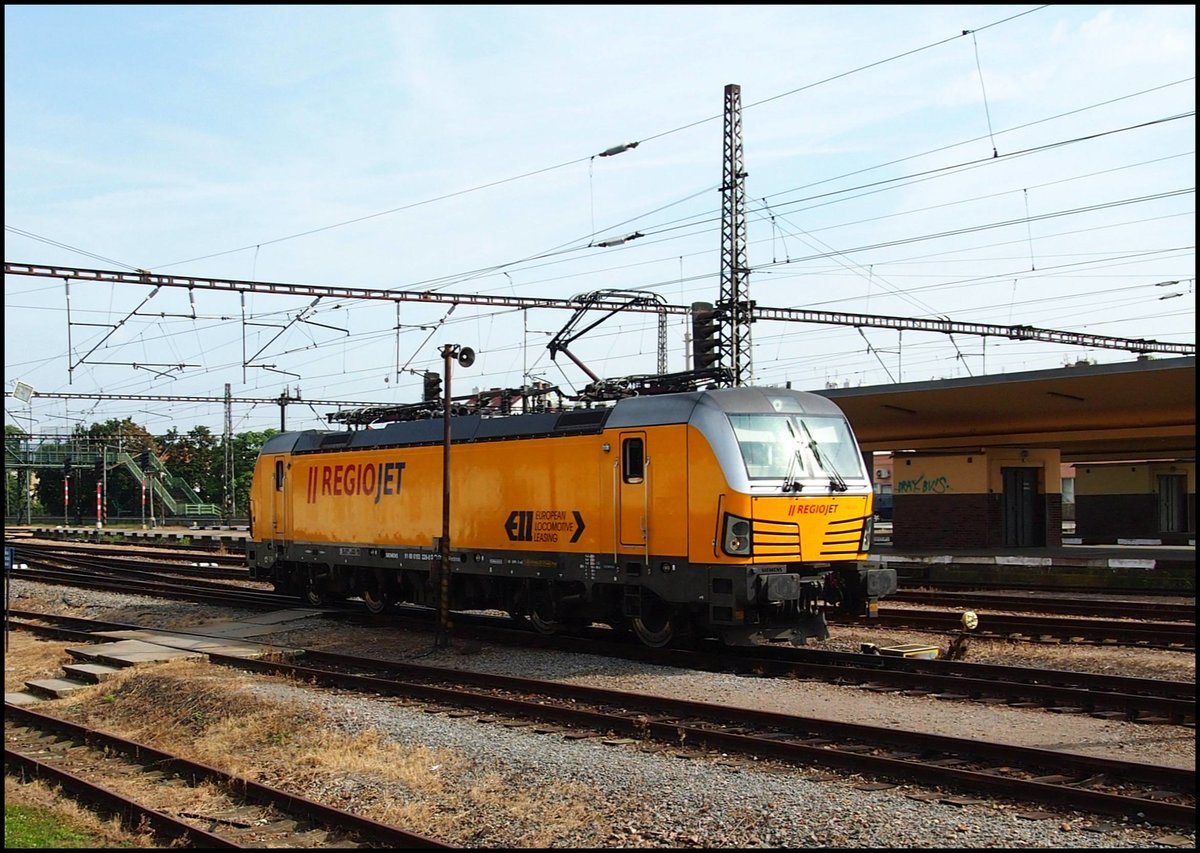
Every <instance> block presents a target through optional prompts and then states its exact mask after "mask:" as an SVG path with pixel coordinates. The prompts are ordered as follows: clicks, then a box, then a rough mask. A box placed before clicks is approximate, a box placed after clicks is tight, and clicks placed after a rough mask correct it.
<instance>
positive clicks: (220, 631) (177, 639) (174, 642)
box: [4, 608, 320, 705]
mask: <svg viewBox="0 0 1200 853" xmlns="http://www.w3.org/2000/svg"><path fill="white" fill-rule="evenodd" d="M319 615H320V613H319V611H316V610H308V609H303V608H297V609H295V610H276V611H272V612H270V613H262V614H257V615H254V616H250V617H247V618H246V619H244V620H241V621H237V622H216V623H213V624H211V625H201V626H196V627H195V628H193V629H192V630H190V631H165V630H157V629H127V630H120V631H98V632H96V634H95V635H94V636H95V637H96V638H97V639H106V640H108V642H98V643H95V644H92V645H86V646H71V647H69V648H67V650H66V651H67V654H69V655H70V656H71V657H72V658H74V659H75V660H76V661H80V662H81V663H76V664H66V665H64V666H63V670H64V673H65V677H63V678H39V679H30V680H28V681H26V682H25V686H26V687H27V688H28V689H27V690H22V691H15V692H12V693H5V694H4V701H5V702H6V703H9V704H13V705H32V704H35V703H37V702H44V701H48V700H52V699H61V698H63V697H66V696H69V695H70V694H71V693H74V692H75V691H76V690H80V689H82V688H84V687H90V686H92V685H95V684H99V683H101V682H103V681H105V680H106V679H108V678H110V677H111V676H112V675H113V674H115V673H116V672H119V671H120V670H122V669H124V668H126V667H130V666H146V665H150V664H155V663H164V662H167V661H175V660H200V659H203V658H204V657H205V655H206V654H209V653H212V654H220V655H225V656H228V657H243V658H259V657H263V656H265V655H268V654H270V655H289V654H298V653H299V652H300V650H299V649H289V648H286V647H282V646H274V645H264V644H261V643H255V642H251V641H248V640H247V639H246V638H247V637H257V636H263V635H265V634H274V633H276V632H278V631H279V630H280V626H281V625H283V624H285V623H292V622H297V621H300V620H304V619H309V618H312V617H315V616H319ZM289 627H294V626H289Z"/></svg>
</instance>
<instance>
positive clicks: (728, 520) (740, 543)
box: [723, 515, 750, 557]
mask: <svg viewBox="0 0 1200 853" xmlns="http://www.w3.org/2000/svg"><path fill="white" fill-rule="evenodd" d="M723 547H724V549H725V553H726V554H730V555H732V556H735V557H748V556H750V520H749V519H747V518H741V517H739V516H736V515H726V516H725V539H724V542H723Z"/></svg>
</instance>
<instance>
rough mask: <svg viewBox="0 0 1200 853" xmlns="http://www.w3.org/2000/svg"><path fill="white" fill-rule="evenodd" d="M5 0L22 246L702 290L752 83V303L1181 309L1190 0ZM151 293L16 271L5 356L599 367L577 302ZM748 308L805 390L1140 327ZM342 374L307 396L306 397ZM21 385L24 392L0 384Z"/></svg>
mask: <svg viewBox="0 0 1200 853" xmlns="http://www.w3.org/2000/svg"><path fill="white" fill-rule="evenodd" d="M4 15H5V84H4V86H5V190H4V201H5V229H6V230H5V260H6V261H8V262H13V263H28V264H35V265H62V266H69V267H83V268H88V269H101V270H117V271H128V270H132V269H137V268H141V269H149V270H152V271H154V272H158V273H164V274H174V275H180V276H199V277H215V278H228V279H239V280H249V281H256V282H281V283H289V284H320V285H331V286H347V287H367V288H380V289H400V290H423V289H428V288H432V287H436V288H438V289H439V290H441V291H444V292H453V293H470V294H476V293H482V294H500V295H513V296H522V297H549V298H554V299H569V298H571V297H573V296H576V295H578V294H583V293H589V292H592V291H597V290H602V289H617V290H641V291H647V292H649V293H653V294H657V295H658V296H660V297H662V298H663V299H664V300H665V301H666V302H667V303H669V304H672V305H685V304H690V303H691V302H694V301H702V300H706V301H715V300H716V299H717V298H718V296H719V292H720V263H721V254H720V249H721V230H720V214H721V196H720V192H719V186H720V183H721V177H722V165H723V163H722V156H723V152H722V144H723V123H722V110H723V106H724V87H725V86H726V84H729V83H735V84H738V85H739V86H740V87H741V102H742V144H743V157H744V163H745V167H746V171H747V173H748V175H747V178H746V184H745V186H746V199H747V205H746V212H747V247H746V254H747V260H748V262H749V264H750V266H751V268H752V272H751V273H750V275H749V278H748V291H749V296H750V298H752V299H754V300H755V302H756V303H757V304H758V305H759V306H763V307H773V308H798V309H805V310H813V311H830V312H840V313H846V314H876V315H886V316H893V317H912V318H919V319H929V318H943V319H950V320H954V321H960V322H964V323H982V324H991V325H1012V324H1025V325H1032V326H1038V327H1043V328H1050V329H1057V330H1062V331H1069V332H1079V333H1084V334H1088V335H1103V336H1112V337H1124V338H1144V339H1151V340H1155V341H1160V342H1164V343H1168V344H1194V343H1195V287H1194V285H1195V281H1194V275H1195V230H1196V228H1195V212H1194V194H1195V116H1194V109H1195V79H1194V74H1195V70H1194V69H1195V7H1194V6H1183V5H1180V6H1104V5H1070V6H1047V7H1039V6H1009V5H1000V6H995V5H987V6H984V5H977V6H795V5H778V6H753V5H751V6H736V7H735V6H551V7H546V6H536V7H535V6H420V5H416V6H337V7H334V6H236V7H235V6H53V5H50V6H26V5H8V6H6V7H5V13H4ZM964 31H967V32H965V33H964ZM633 141H637V142H638V143H639V145H638V147H637V148H636V149H633V150H630V151H627V152H625V153H623V154H620V155H618V156H612V157H604V158H601V157H597V156H596V155H597V154H598V153H599V152H601V151H603V150H605V149H608V148H610V147H612V146H615V145H620V144H623V143H628V142H633ZM635 231H639V232H642V233H643V234H644V235H645V236H644V237H642V238H640V239H638V240H635V241H632V242H629V243H627V244H624V245H622V246H619V247H614V248H607V249H606V248H598V247H596V246H595V243H598V242H600V241H602V240H606V239H610V238H613V237H619V236H623V235H626V234H630V233H633V232H635ZM1165 282H1177V283H1176V284H1165ZM149 293H150V290H149V288H145V287H139V286H133V285H111V284H84V283H74V284H72V286H71V288H70V311H69V313H68V300H67V293H66V288H65V286H64V284H63V282H62V281H61V280H56V279H46V278H32V277H26V276H12V275H9V276H6V277H5V287H4V294H5V298H4V301H5V389H6V390H8V391H11V390H12V389H13V387H14V385H15V383H16V382H17V381H23V382H26V383H28V384H30V385H32V386H33V387H34V388H35V389H36V390H37V391H38V392H43V393H78V394H89V393H104V394H149V395H178V396H221V395H222V394H223V391H224V386H225V384H226V383H229V384H230V385H231V387H232V392H233V395H234V396H235V397H277V396H278V395H279V394H280V393H281V392H283V391H284V390H285V388H287V389H290V390H291V391H293V392H294V391H295V390H296V389H297V388H298V389H299V391H300V394H301V396H302V397H303V398H305V399H309V400H354V401H372V402H410V401H415V400H418V399H419V398H420V396H421V376H420V375H421V373H423V372H424V371H425V370H427V369H438V368H440V366H441V358H440V357H439V348H440V346H441V345H443V344H456V345H460V346H469V347H472V348H473V349H474V350H475V351H476V353H477V360H476V362H475V364H474V365H472V367H470V368H467V369H459V370H457V371H456V373H455V376H454V386H453V388H454V392H455V393H466V392H468V391H472V390H474V389H476V388H479V389H484V388H493V387H514V386H519V385H521V384H522V382H523V380H525V381H529V380H542V381H547V382H550V383H552V384H555V385H558V386H560V387H562V388H563V389H564V390H565V391H567V392H570V391H574V390H578V389H580V388H582V387H583V386H584V385H585V384H586V383H587V381H588V377H587V376H586V375H585V374H584V373H583V372H582V371H581V370H580V369H579V368H578V367H576V366H575V365H574V364H572V363H571V361H570V360H568V359H567V358H565V357H562V356H560V357H559V358H558V359H556V360H551V359H550V358H549V354H548V351H547V349H546V343H547V342H548V341H549V340H550V338H551V337H552V336H553V335H554V334H555V333H556V332H558V331H559V330H560V329H561V328H562V327H563V326H564V325H565V324H566V323H567V322H568V320H569V319H570V313H569V312H565V311H562V310H550V309H541V310H530V311H514V310H511V309H510V310H497V309H496V308H491V307H478V306H470V305H458V306H457V307H455V308H454V310H453V311H449V310H448V308H447V306H445V305H419V304H415V303H411V302H405V303H401V305H400V308H399V311H397V309H396V308H395V307H394V306H393V305H392V304H390V303H384V302H366V303H363V302H357V303H350V302H341V303H334V302H332V301H329V300H325V301H322V302H321V303H318V304H317V305H316V306H311V307H310V306H309V303H310V302H311V301H312V300H311V299H307V298H299V297H291V296H280V295H269V294H252V295H248V296H247V297H246V299H245V304H244V305H243V304H242V303H241V301H240V300H239V298H238V297H237V296H236V295H233V294H219V293H212V292H204V293H198V294H196V295H195V303H194V308H193V304H192V303H191V302H190V301H189V295H188V292H187V291H186V290H185V289H179V288H164V289H163V290H162V291H160V292H159V293H158V294H157V295H155V296H154V298H153V299H151V300H149V301H148V302H145V304H143V302H144V300H146V297H147V296H148V295H149ZM306 308H307V309H308V311H306V312H305V309H306ZM243 312H244V314H243ZM301 312H305V313H303V314H301ZM193 313H194V315H195V316H194V317H193ZM243 316H244V317H245V321H243ZM298 316H302V320H299V321H297V319H296V318H297V317H298ZM598 318H599V314H595V315H586V316H585V319H584V320H583V323H584V324H586V323H588V322H591V320H592V319H598ZM285 326H286V327H287V328H286V329H283V328H282V327H285ZM687 332H688V325H687V323H686V322H685V321H684V318H683V317H682V316H672V317H671V318H670V320H669V324H668V347H667V363H668V369H669V370H672V371H674V370H683V369H684V368H685V367H686V366H687V365H686V361H685V358H686V356H685V351H686V344H685V335H686V333H687ZM751 338H752V344H753V346H752V350H751V361H752V369H753V379H754V381H755V382H758V383H762V384H783V383H784V382H791V383H792V386H793V387H795V388H801V389H819V388H824V387H828V386H830V385H837V386H846V385H849V386H859V385H875V384H883V383H889V382H896V381H903V382H913V381H926V380H931V379H937V378H943V377H944V378H951V377H966V376H978V375H982V374H997V373H1014V372H1021V371H1027V370H1039V369H1052V368H1057V367H1062V366H1063V365H1064V364H1068V363H1073V362H1075V361H1077V360H1080V359H1086V360H1089V361H1092V362H1096V363H1115V362H1121V361H1128V360H1131V359H1132V358H1134V355H1133V354H1132V353H1129V352H1125V351H1122V350H1109V349H1103V348H1086V347H1072V346H1064V345H1059V344H1044V343H1037V342H1030V341H1009V340H1006V339H1003V338H997V337H987V338H984V337H979V336H969V335H955V336H953V337H950V336H947V335H945V334H940V333H928V332H918V331H911V330H910V331H904V332H897V331H894V330H884V329H872V328H863V329H859V328H856V327H853V326H827V325H818V324H808V323H783V322H773V321H762V322H758V323H755V324H754V325H753V327H752V333H751ZM571 352H572V353H574V354H575V355H577V356H578V357H579V358H580V360H581V361H583V362H584V363H585V364H586V365H588V367H589V368H590V369H592V370H593V371H594V372H595V373H597V374H598V375H600V376H604V377H617V376H625V375H637V374H646V373H653V372H654V371H655V369H656V364H657V327H656V322H655V318H654V316H653V315H650V314H622V315H619V316H616V317H612V318H610V319H608V320H606V321H605V322H603V323H602V324H600V325H599V326H597V327H596V328H595V329H594V330H592V331H590V332H589V333H588V334H586V335H585V336H583V337H581V338H580V339H579V340H578V341H576V342H575V343H573V344H572V345H571ZM1158 357H1163V358H1165V357H1171V356H1166V355H1163V356H1158ZM133 364H138V365H139V367H136V368H135V367H133V366H132V365H133ZM181 364H182V365H186V366H185V367H183V368H182V369H180V368H178V367H167V366H165V365H181ZM152 365H158V366H157V367H148V366H152ZM328 411H330V407H328V406H311V407H309V406H303V405H297V406H290V407H289V409H288V426H289V428H314V427H321V426H322V425H323V422H322V420H321V417H320V416H321V415H324V414H325V413H327V412H328ZM33 416H34V417H35V418H37V419H38V420H37V423H36V424H35V425H34V428H35V429H36V430H38V431H41V432H48V431H49V432H52V431H57V430H62V429H69V427H70V426H71V425H72V424H73V423H74V422H75V421H76V420H77V419H83V420H85V421H86V422H89V423H90V422H91V421H93V420H104V419H107V418H109V417H132V418H133V419H134V420H136V421H138V422H140V423H144V424H145V425H146V426H147V428H149V429H150V430H151V431H152V432H155V433H162V432H166V431H167V430H168V429H170V428H172V427H175V428H177V429H180V430H181V431H183V430H187V429H189V428H190V427H192V426H194V425H196V424H205V425H207V426H209V427H210V428H212V429H214V430H215V431H218V432H219V431H220V430H221V429H222V427H223V419H224V413H223V410H222V408H221V407H220V406H212V405H204V404H198V403H187V404H181V403H178V404H170V405H166V404H157V403H156V404H146V403H134V402H119V401H105V402H82V401H70V402H66V401H54V400H49V399H35V401H34V411H33ZM24 417H25V410H24V407H23V406H22V405H20V404H19V403H14V402H13V401H12V400H11V399H9V400H8V401H7V403H6V421H7V422H10V423H17V422H19V423H24ZM278 424H279V409H278V407H277V406H273V405H259V406H256V407H251V406H245V405H243V406H238V407H236V408H235V410H234V428H235V430H238V431H241V430H247V429H263V428H267V427H275V426H278Z"/></svg>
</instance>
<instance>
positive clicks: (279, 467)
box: [275, 459, 283, 492]
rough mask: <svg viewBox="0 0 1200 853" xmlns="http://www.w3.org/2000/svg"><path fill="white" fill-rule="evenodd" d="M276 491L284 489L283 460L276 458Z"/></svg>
mask: <svg viewBox="0 0 1200 853" xmlns="http://www.w3.org/2000/svg"><path fill="white" fill-rule="evenodd" d="M275 491H277V492H280V491H283V460H282V459H276V460H275Z"/></svg>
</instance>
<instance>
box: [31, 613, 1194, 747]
mask: <svg viewBox="0 0 1200 853" xmlns="http://www.w3.org/2000/svg"><path fill="white" fill-rule="evenodd" d="M331 615H333V616H338V615H343V616H345V614H338V613H336V612H335V613H333V614H331ZM429 615H430V614H427V613H424V612H420V613H414V614H413V618H411V619H406V620H405V622H404V624H405V626H406V627H408V628H410V629H416V630H423V631H430V632H431V631H433V626H432V624H431V620H430V618H428V617H429ZM348 618H349V619H350V620H351V621H360V620H361V616H359V615H357V614H351V615H350V616H349V617H348ZM9 620H10V621H9V624H10V625H11V626H13V627H15V628H18V629H22V630H27V631H30V632H34V633H39V634H41V635H43V636H49V637H57V638H62V639H72V640H81V641H88V640H90V639H91V638H92V637H91V635H92V634H93V633H95V632H99V631H119V630H124V631H132V630H144V629H143V628H142V627H141V626H138V625H131V624H128V623H114V622H106V621H97V620H91V619H82V618H77V617H65V616H49V615H46V614H40V613H35V612H30V611H25V610H14V611H10V614H9ZM504 621H505V620H499V619H496V618H495V617H486V616H473V615H468V614H463V619H462V620H461V621H459V622H458V623H457V624H456V633H457V634H458V636H459V637H460V638H469V639H471V640H473V641H479V642H490V643H499V644H508V645H513V646H521V647H529V646H531V645H538V646H541V647H545V648H553V649H555V650H558V651H564V652H574V653H578V654H598V655H604V656H609V657H620V658H625V659H632V660H638V661H642V662H645V663H650V664H656V665H659V666H668V667H675V668H681V669H695V670H703V671H712V672H731V673H737V674H742V675H753V676H757V677H776V678H792V679H797V680H815V681H824V682H827V683H833V684H842V685H847V686H858V687H861V688H863V689H870V690H875V691H880V692H883V691H892V692H903V693H906V694H908V695H925V696H934V697H936V698H938V699H941V700H947V701H975V702H985V703H989V704H990V703H998V702H1003V703H1005V704H1009V705H1014V706H1019V707H1024V708H1042V709H1045V710H1048V711H1053V712H1055V713H1086V714H1091V715H1093V716H1096V717H1100V718H1105V719H1109V718H1115V719H1127V720H1133V721H1137V722H1141V723H1145V724H1176V725H1181V724H1183V725H1186V724H1193V725H1194V723H1195V717H1196V702H1195V684H1194V683H1192V682H1183V681H1166V680H1162V679H1149V678H1132V677H1124V676H1116V675H1109V674H1096V673H1085V672H1070V671H1064V670H1047V669H1041V668H1033V667H1020V666H999V665H994V664H982V663H966V662H961V661H948V660H921V659H916V658H904V657H891V656H886V655H875V654H855V653H847V652H832V651H826V650H819V649H807V648H790V647H774V646H766V647H760V648H756V649H753V650H737V651H733V650H729V649H725V648H722V647H720V646H716V645H712V646H705V647H702V648H698V649H686V650H685V649H658V650H655V649H643V648H642V647H640V646H636V645H632V644H629V643H622V642H618V641H617V640H615V639H611V638H609V639H606V638H605V637H604V632H603V631H602V630H597V631H595V632H593V635H592V636H588V637H569V636H563V637H540V636H537V635H531V634H529V633H528V632H525V631H519V630H514V629H512V628H511V627H500V625H501V624H503V623H504ZM360 627H361V628H362V629H363V630H368V631H369V630H376V629H378V628H379V627H380V623H379V622H378V620H376V621H374V622H373V624H371V625H362V626H360ZM183 633H187V632H183Z"/></svg>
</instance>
